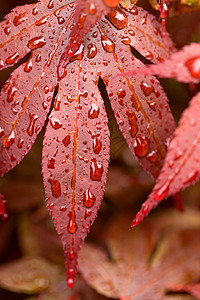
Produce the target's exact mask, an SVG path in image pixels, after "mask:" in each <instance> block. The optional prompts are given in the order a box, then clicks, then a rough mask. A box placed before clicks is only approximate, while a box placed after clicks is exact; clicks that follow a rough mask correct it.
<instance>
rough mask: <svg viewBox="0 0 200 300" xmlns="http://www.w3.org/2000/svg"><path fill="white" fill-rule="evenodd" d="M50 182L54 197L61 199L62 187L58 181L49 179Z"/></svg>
mask: <svg viewBox="0 0 200 300" xmlns="http://www.w3.org/2000/svg"><path fill="white" fill-rule="evenodd" d="M48 182H49V183H50V184H51V192H52V196H54V197H55V198H59V197H60V196H61V186H60V182H59V181H58V180H53V179H51V178H49V179H48Z"/></svg>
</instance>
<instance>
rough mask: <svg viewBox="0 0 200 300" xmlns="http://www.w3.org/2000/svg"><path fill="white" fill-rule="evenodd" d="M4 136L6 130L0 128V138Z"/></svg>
mask: <svg viewBox="0 0 200 300" xmlns="http://www.w3.org/2000/svg"><path fill="white" fill-rule="evenodd" d="M3 135H4V129H3V128H1V127H0V137H2V136H3Z"/></svg>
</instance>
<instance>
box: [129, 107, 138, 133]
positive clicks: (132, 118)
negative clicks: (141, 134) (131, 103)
mask: <svg viewBox="0 0 200 300" xmlns="http://www.w3.org/2000/svg"><path fill="white" fill-rule="evenodd" d="M127 116H128V122H129V126H130V127H129V132H130V134H131V136H132V137H134V136H135V135H136V133H137V131H138V127H137V120H136V116H135V113H134V112H132V113H130V112H128V113H127Z"/></svg>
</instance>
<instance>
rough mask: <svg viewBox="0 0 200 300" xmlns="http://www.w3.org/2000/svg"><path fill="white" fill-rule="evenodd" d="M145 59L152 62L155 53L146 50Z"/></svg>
mask: <svg viewBox="0 0 200 300" xmlns="http://www.w3.org/2000/svg"><path fill="white" fill-rule="evenodd" d="M144 57H145V58H146V59H149V60H152V59H153V53H152V52H151V51H149V50H146V52H145V53H144Z"/></svg>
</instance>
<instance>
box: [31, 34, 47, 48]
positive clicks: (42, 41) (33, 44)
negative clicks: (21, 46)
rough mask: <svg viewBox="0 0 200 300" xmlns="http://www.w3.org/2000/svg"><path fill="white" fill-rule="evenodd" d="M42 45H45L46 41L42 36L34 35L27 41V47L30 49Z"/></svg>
mask: <svg viewBox="0 0 200 300" xmlns="http://www.w3.org/2000/svg"><path fill="white" fill-rule="evenodd" d="M44 45H46V41H45V39H44V37H43V36H38V37H34V38H33V39H31V40H30V41H29V42H28V44H27V47H28V48H29V49H31V50H34V49H37V48H42V47H43V46H44Z"/></svg>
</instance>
